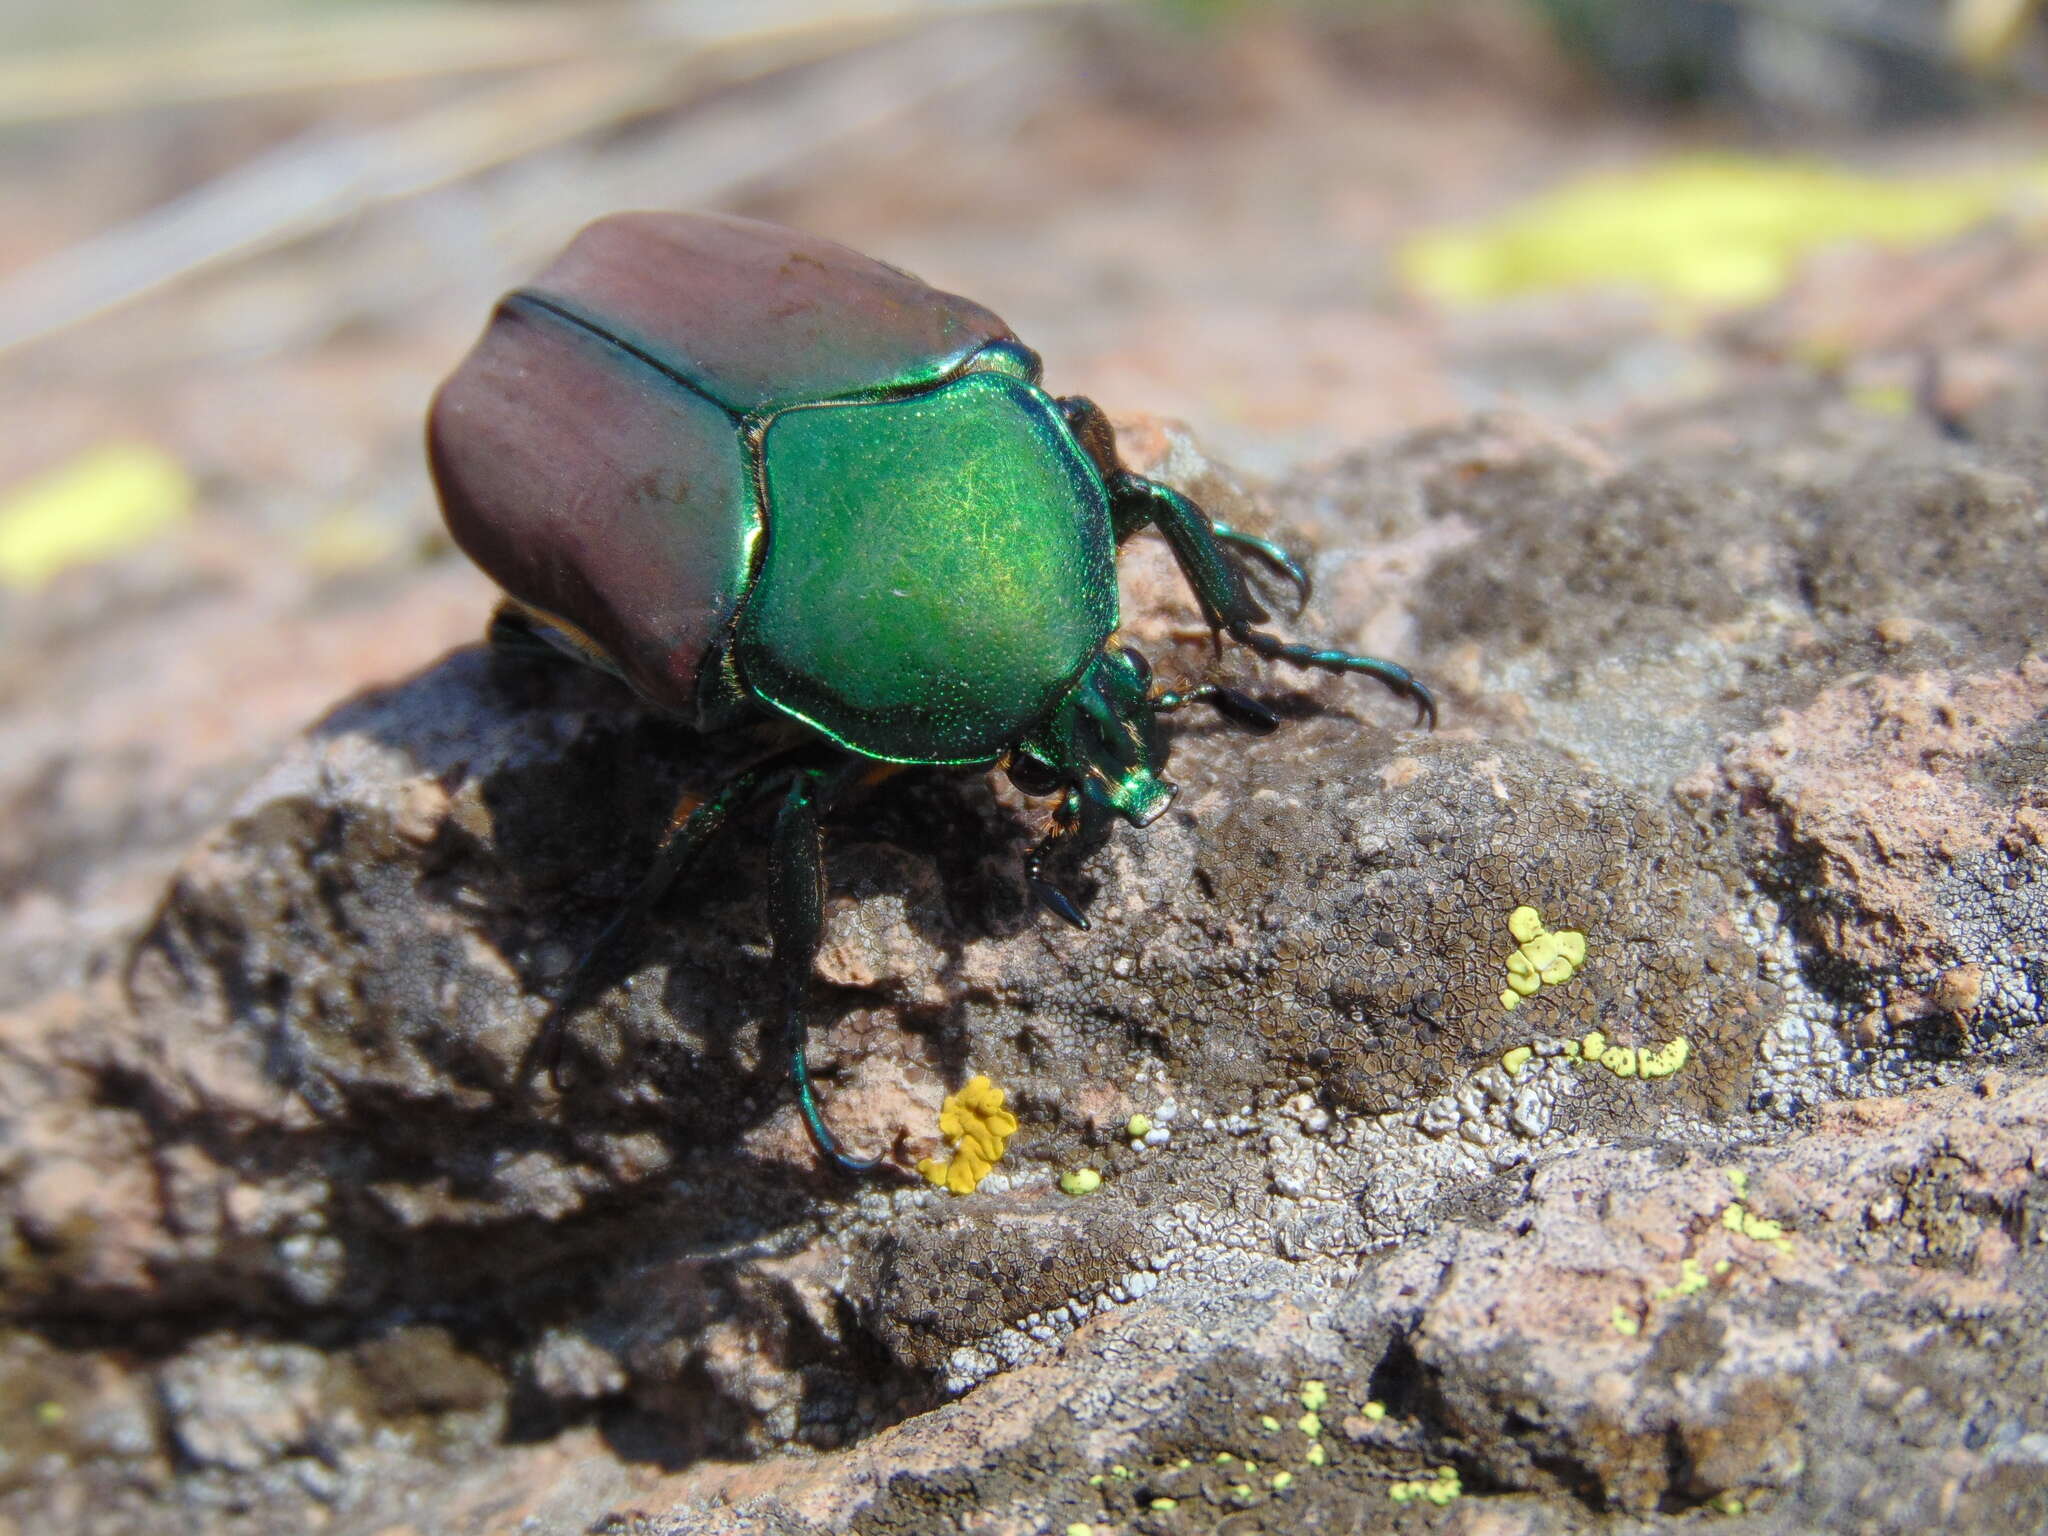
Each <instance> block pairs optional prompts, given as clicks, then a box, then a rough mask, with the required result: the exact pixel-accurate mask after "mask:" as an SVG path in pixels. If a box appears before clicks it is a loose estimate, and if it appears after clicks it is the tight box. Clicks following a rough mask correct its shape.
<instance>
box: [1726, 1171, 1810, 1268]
mask: <svg viewBox="0 0 2048 1536" xmlns="http://www.w3.org/2000/svg"><path fill="white" fill-rule="evenodd" d="M1721 1173H1722V1176H1723V1177H1724V1178H1726V1179H1727V1180H1728V1187H1729V1188H1730V1189H1732V1190H1734V1191H1735V1198H1734V1199H1733V1200H1730V1201H1729V1202H1728V1203H1727V1205H1725V1206H1723V1207H1722V1209H1721V1225H1722V1226H1724V1227H1726V1228H1727V1229H1728V1230H1729V1231H1730V1232H1733V1233H1735V1234H1736V1235H1737V1236H1738V1237H1746V1238H1748V1239H1749V1240H1750V1241H1751V1242H1754V1243H1769V1244H1770V1245H1771V1246H1772V1247H1774V1248H1776V1249H1777V1250H1778V1252H1780V1253H1790V1252H1791V1251H1792V1239H1791V1238H1790V1237H1789V1236H1787V1235H1786V1232H1785V1225H1784V1223H1783V1222H1780V1221H1774V1220H1773V1219H1772V1218H1770V1217H1769V1216H1759V1215H1757V1213H1756V1212H1755V1211H1752V1210H1751V1209H1750V1208H1749V1205H1748V1200H1749V1175H1748V1174H1747V1173H1745V1172H1744V1171H1743V1170H1742V1169H1740V1168H1723V1169H1722V1170H1721ZM1726 1262H1727V1261H1726V1260H1723V1261H1722V1264H1717V1265H1715V1266H1714V1268H1715V1272H1716V1273H1720V1272H1721V1271H1722V1265H1723V1264H1725V1263H1726Z"/></svg>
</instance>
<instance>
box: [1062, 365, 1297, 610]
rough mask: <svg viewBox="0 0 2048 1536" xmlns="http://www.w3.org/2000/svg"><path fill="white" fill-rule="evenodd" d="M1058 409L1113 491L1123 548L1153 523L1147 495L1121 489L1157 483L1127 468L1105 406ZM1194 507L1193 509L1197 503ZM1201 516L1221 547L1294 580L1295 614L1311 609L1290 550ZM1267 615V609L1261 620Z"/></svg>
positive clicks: (1076, 404) (1074, 404) (1084, 400)
mask: <svg viewBox="0 0 2048 1536" xmlns="http://www.w3.org/2000/svg"><path fill="white" fill-rule="evenodd" d="M1059 406H1060V414H1061V415H1063V416H1064V417H1065V418H1066V422H1067V430H1068V431H1070V432H1072V433H1073V434H1074V440H1075V441H1076V442H1078V443H1079V444H1080V445H1081V450H1082V452H1084V453H1086V454H1087V455H1088V457H1089V458H1090V459H1092V460H1093V461H1094V463H1095V468H1096V470H1097V471H1098V472H1099V473H1100V474H1101V476H1102V482H1103V484H1104V485H1106V486H1108V487H1109V491H1110V518H1111V526H1112V530H1113V531H1114V533H1115V535H1116V541H1117V543H1119V544H1121V543H1123V541H1124V540H1125V539H1127V538H1129V537H1130V536H1131V535H1132V534H1134V533H1136V532H1137V531H1138V530H1139V529H1141V528H1143V527H1144V526H1145V525H1146V524H1148V523H1150V522H1153V521H1154V518H1153V515H1152V508H1151V506H1150V505H1149V502H1148V501H1147V499H1146V498H1144V497H1142V496H1128V495H1122V494H1120V493H1119V492H1120V488H1121V486H1122V485H1123V483H1124V482H1126V481H1136V482H1138V483H1139V484H1141V485H1147V486H1149V485H1152V484H1153V483H1154V482H1152V481H1150V480H1146V479H1145V478H1144V477H1143V476H1142V475H1134V474H1132V473H1131V472H1130V471H1129V470H1127V469H1125V468H1124V466H1123V461H1122V460H1121V459H1120V458H1118V457H1117V451H1116V429H1115V428H1114V427H1112V426H1111V425H1110V424H1109V418H1108V417H1107V416H1105V415H1104V414H1103V413H1102V407H1101V406H1099V405H1097V404H1096V403H1095V402H1094V401H1093V400H1090V399H1089V398H1088V397H1087V396H1086V395H1065V396H1062V397H1061V399H1060V402H1059ZM1189 505H1190V506H1192V505H1193V503H1192V502H1191V503H1189ZM1196 515H1197V516H1198V517H1202V520H1203V521H1204V522H1206V523H1207V524H1208V526H1209V532H1210V535H1211V536H1212V537H1213V538H1215V539H1216V540H1217V541H1218V542H1219V543H1222V544H1227V545H1229V546H1231V547H1232V548H1234V549H1241V550H1244V551H1245V552H1246V553H1248V554H1251V555H1254V556H1256V557H1257V558H1258V559H1260V560H1261V561H1263V562H1265V564H1266V565H1267V566H1269V567H1270V568H1271V569H1272V570H1274V571H1276V572H1277V573H1279V575H1281V576H1282V577H1284V578H1285V579H1286V580H1288V581H1290V582H1292V583H1293V584H1294V611H1295V613H1296V614H1299V613H1300V612H1301V611H1302V609H1304V608H1306V607H1307V606H1308V600H1309V597H1310V595H1311V594H1312V593H1313V591H1314V590H1315V584H1314V583H1313V582H1312V581H1310V580H1309V575H1308V572H1307V571H1304V570H1303V569H1302V568H1301V566H1300V565H1299V564H1297V563H1296V561H1295V559H1294V557H1293V556H1292V555H1290V554H1288V553H1287V551H1286V550H1284V549H1282V548H1281V547H1280V546H1279V545H1278V544H1275V543H1274V542H1273V541H1272V540H1271V539H1262V538H1260V537H1258V535H1256V534H1251V533H1246V532H1244V531H1243V530H1242V529H1238V528H1233V527H1231V526H1230V524H1228V523H1225V522H1219V521H1217V520H1216V519H1214V518H1210V517H1206V516H1204V515H1203V514H1202V513H1201V510H1200V509H1199V508H1197V509H1196ZM1265 617H1266V615H1265V613H1264V612H1263V611H1262V612H1261V613H1260V614H1259V618H1260V619H1263V618H1265Z"/></svg>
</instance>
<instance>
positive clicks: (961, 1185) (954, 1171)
mask: <svg viewBox="0 0 2048 1536" xmlns="http://www.w3.org/2000/svg"><path fill="white" fill-rule="evenodd" d="M939 1134H940V1135H942V1136H944V1137H945V1138H946V1139H947V1140H948V1141H950V1142H952V1144H953V1155H952V1157H951V1158H949V1159H946V1160H945V1161H941V1160H939V1159H938V1158H935V1157H928V1158H925V1159H924V1160H923V1161H922V1162H920V1163H919V1164H918V1165H917V1171H918V1172H919V1173H921V1174H923V1175H924V1176H925V1177H926V1178H927V1179H929V1180H931V1182H932V1183H934V1184H937V1185H938V1186H940V1187H941V1188H942V1189H950V1190H951V1191H952V1192H953V1193H954V1194H956V1195H966V1194H972V1193H973V1192H974V1190H975V1188H976V1187H977V1186H978V1185H979V1184H980V1183H981V1181H982V1180H983V1179H985V1178H987V1177H988V1175H989V1171H990V1170H991V1169H993V1168H994V1167H995V1165H996V1164H997V1163H998V1162H999V1161H1001V1160H1002V1156H1003V1150H1004V1149H1005V1148H1006V1147H1007V1146H1008V1145H1009V1142H1010V1138H1011V1137H1012V1136H1014V1135H1016V1134H1017V1117H1016V1116H1015V1115H1013V1114H1011V1113H1010V1112H1009V1111H1008V1110H1007V1109H1005V1108H1003V1090H1002V1089H1000V1088H998V1087H997V1086H996V1085H995V1084H994V1083H992V1082H990V1081H989V1080H988V1079H987V1078H986V1077H974V1078H971V1079H969V1080H968V1083H967V1086H966V1087H965V1088H962V1089H961V1090H960V1091H959V1092H958V1093H956V1094H954V1095H953V1096H952V1097H951V1098H949V1099H947V1100H946V1102H945V1105H944V1107H943V1108H941V1109H940V1111H939ZM1062 1183H1064V1181H1062Z"/></svg>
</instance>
